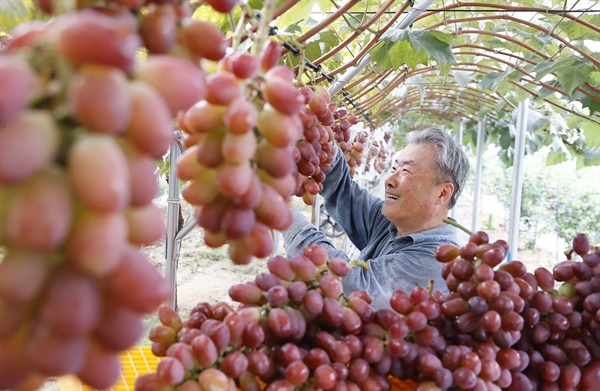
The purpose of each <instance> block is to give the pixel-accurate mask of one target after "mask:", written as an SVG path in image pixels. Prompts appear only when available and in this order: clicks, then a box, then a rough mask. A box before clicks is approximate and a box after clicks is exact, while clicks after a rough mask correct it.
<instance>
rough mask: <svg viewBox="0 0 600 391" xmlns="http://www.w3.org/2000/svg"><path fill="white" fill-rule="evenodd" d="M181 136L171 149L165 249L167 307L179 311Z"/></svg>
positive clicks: (176, 138)
mask: <svg viewBox="0 0 600 391" xmlns="http://www.w3.org/2000/svg"><path fill="white" fill-rule="evenodd" d="M181 150H182V146H181V134H180V132H179V131H178V132H177V133H176V137H175V140H174V141H173V142H172V143H171V147H170V148H169V162H170V163H169V198H168V199H167V237H166V239H165V240H166V249H165V279H166V280H167V283H168V284H169V298H168V299H167V303H166V304H167V305H168V306H169V307H171V308H172V309H173V310H176V309H177V258H176V254H177V253H178V252H179V250H178V249H177V244H178V242H177V241H176V240H175V238H176V236H177V231H178V229H179V211H180V208H181V200H180V198H179V190H180V187H181V182H180V181H179V178H178V177H177V173H176V172H175V161H176V160H177V158H178V157H179V155H181Z"/></svg>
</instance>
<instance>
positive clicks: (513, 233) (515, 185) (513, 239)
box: [507, 99, 529, 261]
mask: <svg viewBox="0 0 600 391" xmlns="http://www.w3.org/2000/svg"><path fill="white" fill-rule="evenodd" d="M528 115H529V99H525V100H524V101H523V102H520V103H519V106H518V107H517V125H516V134H515V153H514V162H513V172H512V195H511V203H510V216H509V228H508V258H507V260H509V261H511V260H513V259H516V258H517V253H518V251H519V220H520V219H521V190H522V189H523V158H524V156H525V135H526V134H527V120H528Z"/></svg>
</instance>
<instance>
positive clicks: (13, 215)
mask: <svg viewBox="0 0 600 391" xmlns="http://www.w3.org/2000/svg"><path fill="white" fill-rule="evenodd" d="M3 196H4V195H3ZM12 197H13V198H12V201H11V203H10V209H9V210H7V211H6V212H7V214H6V224H7V229H6V233H5V235H6V239H7V240H8V241H9V242H12V243H13V244H16V245H19V246H22V247H26V248H30V249H32V250H52V249H55V248H57V247H58V246H59V245H61V244H62V243H63V241H64V240H65V238H66V236H67V234H68V231H69V229H70V226H71V222H72V213H73V212H72V208H71V205H72V202H73V200H72V195H71V194H70V193H69V190H68V185H67V182H66V178H65V176H64V174H63V173H62V172H60V171H58V170H54V169H49V170H44V171H43V172H40V173H39V174H38V175H36V176H35V177H34V178H32V179H31V180H29V181H27V183H24V184H23V185H22V186H20V187H19V188H18V189H16V192H15V193H14V195H13V196H12ZM3 236H4V235H3Z"/></svg>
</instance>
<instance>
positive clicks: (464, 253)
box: [459, 242, 479, 261]
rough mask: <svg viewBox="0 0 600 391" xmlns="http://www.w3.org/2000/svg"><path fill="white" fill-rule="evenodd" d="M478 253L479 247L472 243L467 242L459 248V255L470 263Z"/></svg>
mask: <svg viewBox="0 0 600 391" xmlns="http://www.w3.org/2000/svg"><path fill="white" fill-rule="evenodd" d="M478 251H479V246H478V245H477V244H475V243H473V242H469V243H467V244H465V245H464V246H463V247H461V248H460V250H459V255H460V257H461V258H462V259H464V260H467V261H472V260H474V259H475V257H476V256H477V252H478Z"/></svg>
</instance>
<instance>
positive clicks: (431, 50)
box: [370, 30, 456, 69]
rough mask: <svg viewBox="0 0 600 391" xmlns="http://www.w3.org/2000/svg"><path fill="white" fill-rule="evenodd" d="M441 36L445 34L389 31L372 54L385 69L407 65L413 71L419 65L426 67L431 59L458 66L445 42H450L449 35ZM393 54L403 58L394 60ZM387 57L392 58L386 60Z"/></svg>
mask: <svg viewBox="0 0 600 391" xmlns="http://www.w3.org/2000/svg"><path fill="white" fill-rule="evenodd" d="M440 34H444V33H439V32H437V33H436V34H431V32H430V31H427V30H388V31H386V32H385V33H384V34H383V35H382V36H381V39H380V41H382V43H383V45H378V46H377V47H375V48H374V49H371V52H370V53H371V56H372V57H373V60H374V61H375V62H376V63H377V65H379V66H381V67H384V68H390V67H391V68H394V69H397V68H395V67H396V66H400V65H402V63H406V65H407V66H409V67H410V68H411V69H415V68H414V67H415V66H416V65H418V64H424V65H426V64H427V59H431V58H432V59H434V60H435V61H436V62H437V63H438V64H440V65H441V64H447V63H450V64H456V59H455V58H454V54H453V53H452V48H451V47H450V45H449V44H448V43H447V42H445V41H447V40H448V38H447V37H446V36H445V35H447V34H444V35H440ZM438 37H440V38H443V39H444V41H442V40H440V39H439V38H438ZM382 46H383V47H382ZM396 46H399V47H396ZM384 48H385V49H384ZM392 53H393V55H394V56H396V55H398V53H400V54H401V55H402V57H401V58H400V59H397V58H394V57H393V56H392ZM386 55H387V56H388V57H392V58H388V59H386V58H385V57H386ZM400 61H401V62H402V63H400ZM399 63H400V64H399Z"/></svg>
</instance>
